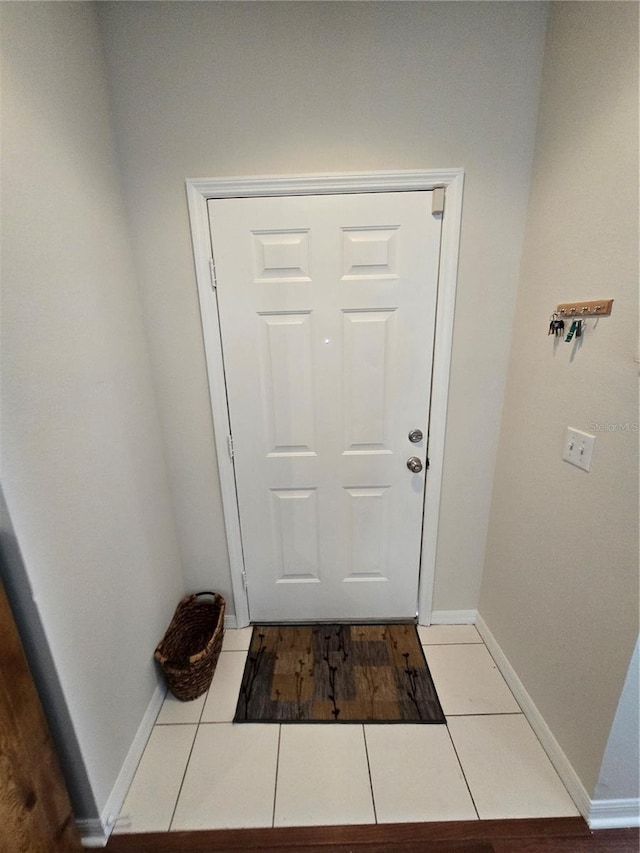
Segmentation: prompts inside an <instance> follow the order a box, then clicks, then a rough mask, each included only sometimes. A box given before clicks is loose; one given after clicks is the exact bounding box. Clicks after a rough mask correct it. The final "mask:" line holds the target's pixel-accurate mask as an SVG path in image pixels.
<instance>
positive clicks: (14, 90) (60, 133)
mask: <svg viewBox="0 0 640 853" xmlns="http://www.w3.org/2000/svg"><path fill="white" fill-rule="evenodd" d="M1 7H2V8H1V10H0V12H1V15H2V212H3V217H2V380H3V382H2V459H1V463H2V470H1V475H2V484H3V492H4V497H5V499H6V504H7V507H8V513H9V514H10V516H11V521H12V522H13V525H12V526H11V524H10V522H9V514H7V513H6V512H4V513H3V516H2V530H1V531H0V534H1V538H0V544H1V545H2V559H3V571H4V572H6V574H7V575H10V577H9V578H8V585H9V586H10V587H11V589H12V592H13V596H12V598H13V604H14V606H16V607H17V608H18V609H19V611H20V612H19V613H18V619H19V621H20V622H21V624H22V627H23V630H25V628H26V629H27V632H29V633H31V639H35V638H39V637H43V635H44V637H46V641H47V642H48V646H49V649H48V651H43V659H42V660H41V662H40V663H41V664H44V665H46V663H47V662H48V660H49V658H48V654H49V652H50V654H51V658H52V660H53V661H54V662H55V667H56V669H57V675H58V678H59V687H60V688H61V690H62V693H63V695H64V699H65V700H66V706H67V709H66V710H67V711H68V715H69V718H70V720H71V724H72V726H73V730H74V739H69V741H68V749H67V755H66V756H65V760H66V764H67V769H68V767H69V764H70V763H71V762H72V761H74V760H75V758H76V757H77V756H76V745H77V747H78V748H79V751H80V753H81V757H82V762H83V763H84V765H85V768H84V769H85V770H86V774H85V773H84V770H83V768H82V767H80V768H78V771H77V777H74V778H73V779H70V787H71V789H72V794H73V795H74V806H75V809H76V814H77V815H78V817H95V816H96V815H95V811H94V809H92V805H91V801H92V799H93V801H94V802H95V803H96V804H97V807H98V809H99V810H101V809H102V808H103V807H104V805H105V803H106V800H107V797H108V796H109V794H110V792H111V790H112V787H113V784H114V782H115V780H116V777H117V775H118V773H119V771H120V768H121V767H122V764H123V761H124V759H125V756H126V755H127V752H128V750H129V748H130V746H131V743H132V740H133V738H134V735H135V733H136V730H137V728H138V725H139V724H140V721H141V719H142V716H143V714H144V712H145V711H146V709H147V706H148V703H149V700H150V698H151V696H152V694H153V692H154V690H155V688H156V685H157V674H156V671H155V668H154V664H153V659H152V658H153V649H154V647H155V644H156V643H157V641H158V639H159V638H160V637H161V636H162V632H163V631H164V628H165V627H166V624H167V621H168V619H169V616H170V613H171V611H172V609H173V607H174V606H175V603H176V600H177V597H178V596H179V595H181V594H182V591H183V579H182V574H181V567H180V555H179V552H178V547H177V542H176V536H175V532H174V530H175V528H174V521H173V514H172V509H171V506H170V500H169V491H168V484H167V479H166V469H165V464H164V457H163V448H162V444H161V433H160V428H159V423H158V417H157V412H156V408H155V401H154V396H153V389H152V385H151V378H150V368H149V363H148V355H147V348H146V341H145V332H144V328H143V325H142V320H141V310H140V302H139V299H138V292H137V285H136V278H135V273H134V268H133V263H132V258H131V248H130V243H129V236H128V233H127V227H126V220H125V214H124V208H123V204H122V198H121V194H120V182H119V173H118V164H117V161H116V156H115V149H114V143H113V134H112V129H111V126H110V115H109V104H108V96H107V88H106V82H105V70H104V62H103V55H102V47H101V44H100V39H99V32H98V26H97V18H96V10H95V8H94V6H93V5H92V4H87V3H70V4H67V3H44V4H41V3H3V4H1ZM15 540H17V542H16V541H15ZM19 552H21V557H22V560H21V561H20V560H19V559H18V558H19ZM22 562H23V563H24V569H25V570H26V575H27V578H26V579H25V578H24V577H22V578H21V577H20V572H21V571H22V569H21V567H20V564H21V563H22ZM30 593H32V594H33V601H30V600H29V598H30ZM31 651H32V652H33V651H34V644H33V643H31ZM35 670H36V672H37V671H38V665H36V666H35ZM50 687H51V685H50ZM56 689H57V688H56V687H55V685H54V686H53V687H52V688H51V689H50V690H49V692H48V694H47V695H48V696H49V700H50V702H51V701H52V702H53V708H52V707H51V705H50V706H49V708H48V710H49V711H50V712H51V711H52V710H54V709H57V710H58V711H60V708H61V705H60V703H58V702H57V700H56V697H55V696H53V694H52V692H51V690H53V691H54V692H55V690H56ZM65 713H66V712H64V709H62V712H61V713H58V719H57V721H56V722H57V724H60V726H62V727H63V728H64V727H65V726H67V722H68V721H67V720H66V718H65V717H64V714H65ZM87 780H88V783H89V785H90V789H91V790H90V791H87V790H86V786H87Z"/></svg>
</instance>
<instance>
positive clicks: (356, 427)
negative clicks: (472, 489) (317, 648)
mask: <svg viewBox="0 0 640 853" xmlns="http://www.w3.org/2000/svg"><path fill="white" fill-rule="evenodd" d="M209 216H210V224H211V238H212V245H213V255H214V260H215V265H216V276H217V283H218V284H217V298H218V307H219V316H220V327H221V336H222V346H223V354H224V363H225V376H226V383H227V395H228V403H229V414H230V422H231V428H232V433H233V442H234V450H235V457H234V466H235V476H236V487H237V494H238V506H239V513H240V524H241V529H242V540H243V552H244V559H245V570H246V574H247V579H248V597H249V608H250V614H251V619H252V620H253V621H299V620H308V619H383V618H407V617H409V618H410V617H413V616H415V612H416V600H417V585H418V567H419V558H420V542H421V529H422V514H423V500H424V477H425V471H424V470H423V471H422V472H421V473H419V474H413V473H411V472H410V471H409V470H408V469H407V467H406V460H407V458H408V457H409V456H412V455H416V456H418V457H419V458H420V459H421V460H422V462H423V463H424V461H425V454H426V447H425V441H424V440H423V441H422V442H421V443H420V444H417V445H415V444H411V443H410V442H409V440H408V433H409V431H410V430H411V429H413V428H416V427H417V428H420V429H421V430H422V431H423V433H424V434H425V436H426V435H427V427H428V414H429V391H430V378H431V358H432V350H433V328H434V322H435V301H436V285H437V272H438V254H439V240H440V220H439V218H436V217H433V216H432V215H431V193H430V192H407V193H374V194H353V195H342V196H310V197H278V198H239V199H213V200H211V201H209Z"/></svg>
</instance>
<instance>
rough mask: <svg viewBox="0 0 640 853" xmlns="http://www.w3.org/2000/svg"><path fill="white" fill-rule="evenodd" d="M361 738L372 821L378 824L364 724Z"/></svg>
mask: <svg viewBox="0 0 640 853" xmlns="http://www.w3.org/2000/svg"><path fill="white" fill-rule="evenodd" d="M362 737H363V738H364V753H365V756H366V758H367V770H368V771H369V788H370V789H371V804H372V806H373V819H374V821H375V823H378V812H377V810H376V795H375V794H374V792H373V777H372V776H371V763H370V761H369V747H368V746H367V732H366V730H365V727H364V724H363V726H362Z"/></svg>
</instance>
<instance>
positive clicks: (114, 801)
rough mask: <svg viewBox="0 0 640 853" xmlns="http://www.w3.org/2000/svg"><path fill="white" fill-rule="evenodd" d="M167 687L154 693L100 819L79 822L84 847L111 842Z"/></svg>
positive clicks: (157, 688) (160, 688) (160, 686)
mask: <svg viewBox="0 0 640 853" xmlns="http://www.w3.org/2000/svg"><path fill="white" fill-rule="evenodd" d="M166 693H167V688H166V685H164V684H158V686H157V687H156V689H155V690H154V693H153V696H152V697H151V701H150V702H149V704H148V706H147V710H146V711H145V713H144V716H143V718H142V720H141V722H140V725H139V726H138V731H137V732H136V733H135V736H134V738H133V741H132V743H131V746H130V747H129V752H128V753H127V756H126V758H125V760H124V763H123V765H122V767H121V768H120V772H119V773H118V778H117V779H116V781H115V783H114V786H113V788H112V789H111V793H110V794H109V799H108V800H107V802H106V804H105V807H104V808H103V810H102V814H101V816H100V820H79V821H77V824H78V829H79V831H80V837H81V839H82V845H83V846H84V847H104V846H105V845H106V843H107V841H108V840H109V835H110V834H111V831H112V830H113V827H114V825H115V822H116V819H117V817H118V815H119V813H120V810H121V808H122V804H123V803H124V799H125V797H126V796H127V791H128V790H129V786H130V785H131V782H132V781H133V777H134V775H135V772H136V770H137V768H138V764H139V763H140V759H141V758H142V753H143V752H144V748H145V746H146V745H147V741H148V740H149V736H150V735H151V731H152V729H153V726H154V724H155V721H156V718H157V716H158V714H159V712H160V708H161V707H162V703H163V702H164V697H165V696H166Z"/></svg>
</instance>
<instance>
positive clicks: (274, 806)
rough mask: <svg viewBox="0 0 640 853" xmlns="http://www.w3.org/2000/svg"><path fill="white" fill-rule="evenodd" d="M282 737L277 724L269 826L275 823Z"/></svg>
mask: <svg viewBox="0 0 640 853" xmlns="http://www.w3.org/2000/svg"><path fill="white" fill-rule="evenodd" d="M281 738H282V724H281V723H280V724H279V725H278V750H277V752H276V778H275V782H274V785H273V811H272V814H271V826H272V827H275V825H276V800H277V798H278V769H279V768H280V740H281Z"/></svg>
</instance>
